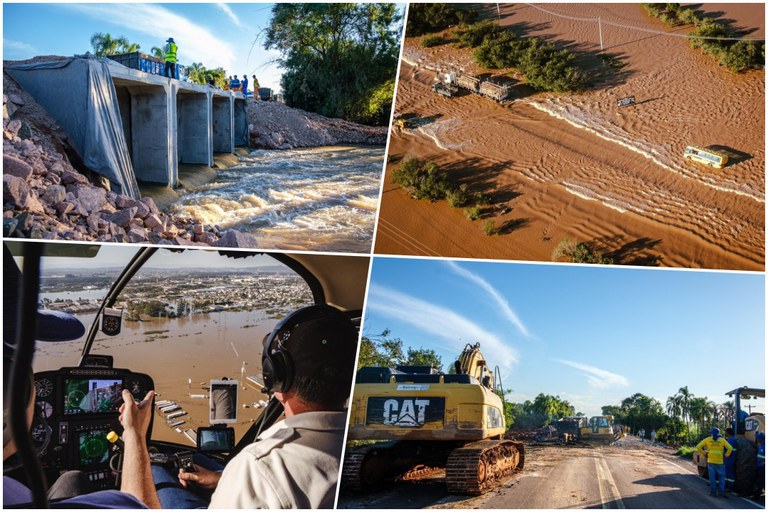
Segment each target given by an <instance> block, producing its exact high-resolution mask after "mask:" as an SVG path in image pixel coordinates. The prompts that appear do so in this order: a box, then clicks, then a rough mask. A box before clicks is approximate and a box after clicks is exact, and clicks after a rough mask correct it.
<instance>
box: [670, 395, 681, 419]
mask: <svg viewBox="0 0 768 512" xmlns="http://www.w3.org/2000/svg"><path fill="white" fill-rule="evenodd" d="M680 411H681V404H680V397H679V396H678V395H674V396H670V397H669V398H667V414H669V415H670V416H672V417H673V418H676V419H677V418H679V417H680V414H681V412H680Z"/></svg>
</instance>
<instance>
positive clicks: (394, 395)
mask: <svg viewBox="0 0 768 512" xmlns="http://www.w3.org/2000/svg"><path fill="white" fill-rule="evenodd" d="M454 369H455V374H454V373H451V374H444V373H438V372H436V370H435V369H434V368H431V367H429V366H398V367H397V368H396V369H394V370H393V369H391V368H386V367H364V368H361V369H360V370H358V373H357V377H356V383H355V392H354V396H353V401H352V413H351V418H350V427H349V434H348V439H349V440H377V441H383V442H381V443H374V444H369V445H366V446H359V447H349V448H348V449H347V452H346V455H345V460H344V469H343V470H342V476H341V484H342V486H343V487H344V488H346V489H351V490H366V489H368V488H370V487H373V486H375V485H376V484H379V483H382V482H386V481H393V480H396V479H409V478H413V477H414V476H419V475H423V474H425V473H430V472H432V471H434V470H435V468H445V479H446V484H447V487H448V492H450V493H455V494H472V495H479V494H482V493H484V492H485V491H487V490H490V489H492V488H493V487H495V486H496V485H498V484H501V483H502V482H503V479H504V478H505V477H507V476H509V475H511V474H512V473H513V472H514V471H515V470H516V469H518V468H522V467H523V463H524V459H525V449H524V447H523V443H522V442H519V441H512V440H506V439H504V433H505V432H506V430H507V428H506V424H505V423H506V422H505V416H504V403H503V401H502V399H501V396H500V395H499V394H497V393H496V392H495V390H496V389H497V388H496V386H497V385H498V386H499V387H498V389H501V382H500V378H499V373H498V369H497V370H496V372H492V371H491V370H490V369H489V367H488V365H487V363H486V361H485V358H484V357H483V355H482V353H481V352H480V344H479V343H477V344H475V345H471V344H467V345H466V347H465V348H464V350H463V351H462V353H461V355H460V356H459V358H458V360H457V361H456V362H455V365H454ZM501 394H502V395H503V391H502V392H501Z"/></svg>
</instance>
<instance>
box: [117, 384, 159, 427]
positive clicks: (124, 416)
mask: <svg viewBox="0 0 768 512" xmlns="http://www.w3.org/2000/svg"><path fill="white" fill-rule="evenodd" d="M154 396H155V392H154V391H150V392H149V393H147V396H145V397H144V400H142V401H141V402H139V403H138V404H137V403H136V402H135V401H134V399H133V395H132V394H131V392H130V391H128V390H127V389H124V390H123V404H122V405H121V406H120V424H121V425H122V426H123V428H124V429H125V432H124V433H123V435H124V436H125V435H134V436H138V437H139V438H141V439H144V437H145V436H146V434H147V430H148V429H149V422H150V420H152V398H153V397H154Z"/></svg>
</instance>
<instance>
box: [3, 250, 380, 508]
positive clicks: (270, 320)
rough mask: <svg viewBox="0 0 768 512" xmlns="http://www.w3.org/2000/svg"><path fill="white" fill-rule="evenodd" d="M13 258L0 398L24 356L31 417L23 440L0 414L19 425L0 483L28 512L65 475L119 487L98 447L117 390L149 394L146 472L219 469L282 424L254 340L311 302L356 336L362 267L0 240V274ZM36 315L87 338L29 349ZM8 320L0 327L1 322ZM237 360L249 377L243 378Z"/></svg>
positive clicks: (109, 436) (104, 446)
mask: <svg viewBox="0 0 768 512" xmlns="http://www.w3.org/2000/svg"><path fill="white" fill-rule="evenodd" d="M14 258H15V259H17V260H18V261H21V263H22V268H21V270H22V272H21V277H20V279H21V283H20V286H19V297H20V304H21V305H20V307H19V308H18V315H16V317H15V320H16V321H17V324H18V326H19V328H18V329H17V330H16V331H17V332H19V333H20V334H19V335H17V339H16V340H15V347H16V348H15V357H14V362H13V365H14V367H12V368H14V369H13V371H11V372H10V375H11V381H10V383H9V389H6V390H4V392H5V393H7V394H6V396H11V397H13V396H17V395H20V396H23V393H19V392H18V390H19V389H21V387H23V386H24V382H25V380H24V379H25V378H28V377H25V375H27V373H25V371H24V370H23V369H19V370H18V371H16V368H15V367H16V366H22V367H26V368H27V369H29V368H30V367H31V362H32V356H33V355H34V368H33V369H34V402H35V407H34V418H33V420H32V425H31V428H30V427H29V426H28V425H27V428H26V429H24V428H23V427H24V425H25V423H24V422H26V417H27V415H26V412H25V411H26V410H27V404H25V403H22V402H23V400H20V401H19V402H18V403H16V402H15V400H11V404H10V409H9V410H8V409H6V415H7V417H9V418H10V421H11V422H21V423H20V425H22V426H21V427H18V428H17V430H15V431H14V436H13V440H14V442H15V444H16V446H17V447H18V453H17V454H16V455H13V456H11V457H10V458H9V459H7V460H6V461H5V462H4V467H3V471H4V475H5V476H9V477H11V478H13V479H14V480H17V481H18V482H21V483H23V484H25V485H26V486H27V487H29V488H30V489H31V490H32V494H33V498H34V502H33V505H34V507H35V508H44V507H45V506H46V505H47V499H46V497H45V491H46V484H45V482H49V483H53V482H55V481H56V479H57V478H58V477H59V476H60V475H61V474H63V473H64V472H65V471H69V470H80V471H82V472H84V473H85V475H86V477H87V479H88V480H89V481H90V482H91V483H92V484H93V487H94V490H103V489H119V478H120V473H119V471H118V468H119V450H118V449H116V448H115V447H113V445H112V444H111V443H112V442H115V440H116V439H117V436H116V435H115V433H116V434H117V435H118V436H119V435H120V434H121V433H122V427H121V424H120V421H119V419H118V416H119V414H120V413H119V406H120V399H119V397H120V393H121V392H122V390H124V389H128V390H130V391H131V393H132V394H133V395H134V397H137V398H139V399H140V398H142V397H144V396H145V395H146V393H147V391H149V390H155V391H156V393H157V395H156V399H155V402H154V404H153V410H154V414H153V419H152V421H151V422H150V424H149V427H148V431H147V435H146V438H147V444H148V448H149V450H150V458H151V460H152V463H153V464H161V465H170V466H171V467H185V464H189V460H190V457H191V454H192V453H195V452H205V453H206V455H207V456H208V457H210V458H212V459H214V460H216V461H218V462H220V463H222V464H224V465H226V464H227V462H228V461H229V460H230V459H231V458H232V457H234V456H235V455H236V454H237V453H238V452H240V451H241V450H242V449H243V448H245V447H246V446H247V445H249V444H250V443H252V442H253V441H254V440H255V438H256V437H257V435H258V433H259V432H261V431H262V430H263V429H265V428H268V427H269V426H270V425H271V424H273V423H274V422H275V421H277V420H278V419H279V418H280V416H281V415H282V412H283V410H282V405H281V404H280V403H279V402H278V401H277V399H276V398H274V396H269V395H266V394H264V393H265V389H263V387H264V386H263V384H262V382H261V376H260V374H261V370H260V364H261V351H262V339H263V337H264V334H268V333H269V332H270V331H271V329H272V326H273V325H274V324H275V323H276V322H277V320H278V319H279V318H281V317H282V316H284V315H285V314H287V313H289V312H291V311H293V310H295V309H297V308H299V307H302V306H306V305H312V304H329V305H332V306H335V307H336V308H338V309H339V310H341V311H342V312H343V313H344V314H345V315H347V316H348V317H349V318H350V319H352V321H353V322H354V323H355V325H358V326H359V319H360V316H361V313H362V305H363V297H364V294H365V287H366V282H367V274H368V267H369V261H370V260H369V258H366V257H357V256H355V257H343V256H328V255H319V254H291V255H288V254H278V253H275V254H261V253H255V252H243V251H224V250H219V251H215V250H202V249H190V248H181V247H174V248H172V249H165V248H159V247H142V248H138V249H137V248H135V247H126V246H114V247H108V246H98V245H87V244H60V243H58V244H50V243H30V242H14V241H6V242H4V266H6V268H8V263H9V262H10V266H15V265H16V263H15V261H14ZM65 258H66V260H65ZM63 261H66V265H70V266H66V267H64V266H62V264H63V263H62V262H63ZM182 262H183V263H184V265H182V264H181V263H182ZM214 264H215V265H216V266H215V267H214V266H213V265H214ZM120 265H124V266H125V267H124V269H123V270H122V271H119V266H120ZM185 265H186V266H185ZM41 268H42V269H43V271H42V272H41V271H40V269H41ZM72 268H75V269H77V270H69V269H72ZM17 269H18V267H17ZM62 269H66V270H62ZM169 276H170V277H169ZM66 280H68V281H66ZM65 281H66V282H67V283H74V285H69V284H68V285H67V286H68V287H67V286H64V285H62V284H61V283H63V282H65ZM4 286H6V299H7V298H8V293H11V294H13V293H14V292H15V290H13V288H9V287H11V286H12V285H10V284H8V281H6V283H5V284H4ZM9 290H10V292H9ZM38 299H39V300H38ZM6 302H7V300H6ZM41 304H42V306H43V307H45V308H47V309H53V310H58V311H61V312H67V313H68V314H73V313H74V314H75V315H76V318H78V319H79V320H80V322H83V320H84V319H86V320H90V329H89V330H87V332H86V334H85V335H84V336H83V337H82V338H81V340H80V341H79V342H78V341H73V342H67V343H55V344H54V343H45V344H42V343H36V341H35V337H36V336H34V335H33V333H35V329H36V325H35V324H36V318H37V316H36V311H37V309H38V308H39V307H40V305H41ZM8 311H9V310H8V309H6V315H4V322H8V321H10V320H9V317H12V316H13V315H9V314H7V313H8ZM11 319H13V318H11ZM83 323H85V322H83ZM5 332H6V331H5V329H4V334H5ZM6 337H7V335H6ZM6 341H13V340H6ZM249 361H254V362H255V363H254V366H256V365H258V366H256V367H251V368H248V365H249V364H250V363H249ZM25 363H26V366H23V365H24V364H25ZM62 363H63V364H62ZM27 372H28V370H27ZM14 375H21V377H20V380H19V379H16V378H14ZM222 375H226V378H225V379H223V380H221V377H222ZM20 386H21V387H20ZM216 386H225V388H227V389H226V391H225V393H229V398H231V401H232V404H233V405H234V406H235V407H234V409H235V411H232V412H231V413H230V414H231V415H230V416H227V417H223V418H216V417H215V416H214V413H213V401H212V400H211V402H210V409H211V412H210V416H209V398H213V396H214V395H215V394H216V393H217V391H218V388H216ZM209 395H210V397H209ZM30 398H31V397H30ZM6 407H8V405H7V404H6ZM233 415H234V417H233ZM222 424H223V425H222ZM229 427H233V428H231V429H230V428H229ZM19 429H23V430H24V432H22V433H21V435H19V434H18V432H19ZM27 432H30V433H31V438H30V436H29V435H26V434H27ZM222 434H225V435H222ZM213 441H216V442H215V443H214V442H213ZM211 446H215V449H214V450H212V451H209V450H210V447H211ZM116 457H117V458H116Z"/></svg>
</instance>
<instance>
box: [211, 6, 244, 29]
mask: <svg viewBox="0 0 768 512" xmlns="http://www.w3.org/2000/svg"><path fill="white" fill-rule="evenodd" d="M214 5H215V6H216V7H218V8H219V9H221V10H222V11H224V13H225V14H226V15H227V16H229V19H231V20H232V23H234V24H235V25H237V26H238V27H242V26H243V24H242V23H240V18H238V17H237V16H236V15H235V13H234V12H232V9H230V7H229V5H227V4H214Z"/></svg>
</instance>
